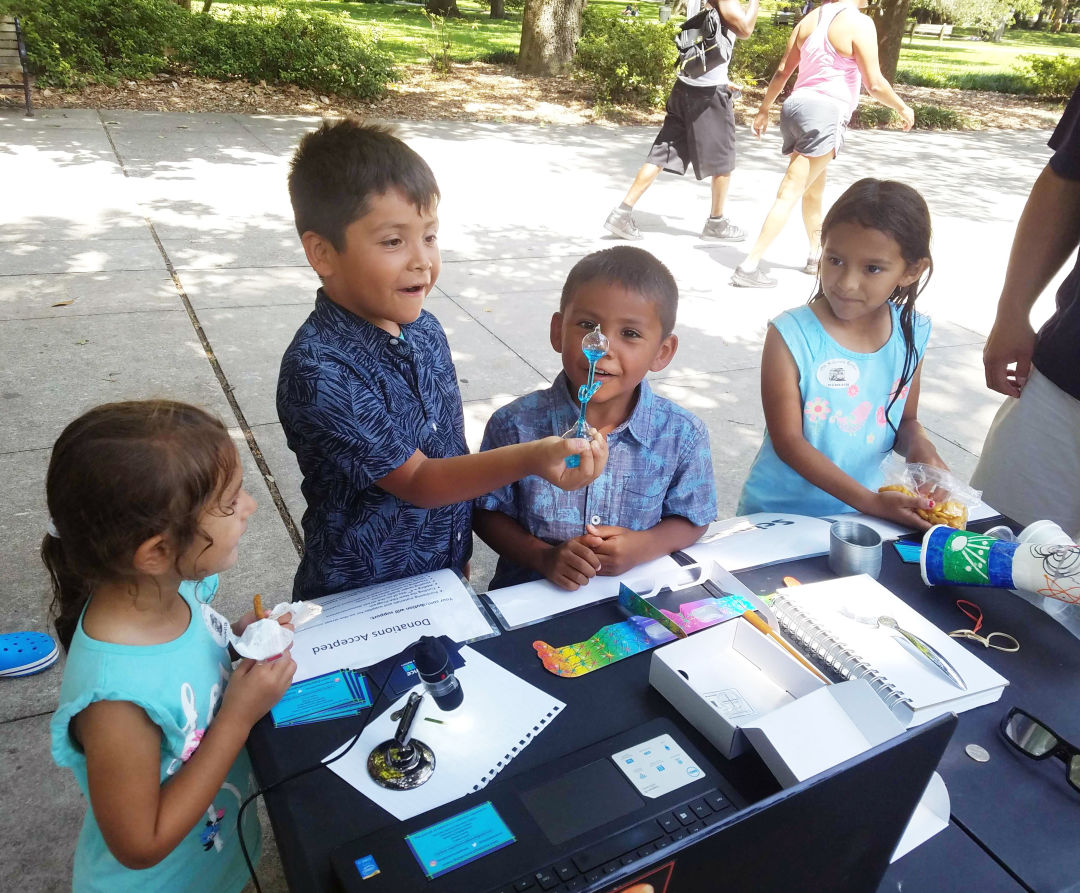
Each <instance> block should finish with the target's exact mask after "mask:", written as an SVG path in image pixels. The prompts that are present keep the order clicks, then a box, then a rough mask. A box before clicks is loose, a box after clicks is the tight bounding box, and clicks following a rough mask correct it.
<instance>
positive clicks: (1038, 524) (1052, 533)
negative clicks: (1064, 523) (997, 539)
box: [1016, 521, 1075, 546]
mask: <svg viewBox="0 0 1080 893" xmlns="http://www.w3.org/2000/svg"><path fill="white" fill-rule="evenodd" d="M1016 539H1017V541H1018V542H1021V543H1052V544H1054V545H1056V546H1073V545H1075V543H1074V542H1073V539H1072V537H1071V536H1069V535H1068V534H1067V533H1066V532H1065V531H1064V530H1062V529H1061V528H1060V527H1059V526H1058V525H1057V524H1055V523H1054V522H1053V521H1032V522H1031V523H1030V524H1028V526H1027V527H1025V528H1024V529H1023V530H1021V531H1020V533H1019V535H1018V536H1017V537H1016Z"/></svg>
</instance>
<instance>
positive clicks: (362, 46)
mask: <svg viewBox="0 0 1080 893" xmlns="http://www.w3.org/2000/svg"><path fill="white" fill-rule="evenodd" d="M0 5H3V6H6V7H7V9H8V10H10V11H13V12H16V13H17V14H19V15H20V16H21V21H22V22H23V24H24V27H25V29H26V37H27V54H28V55H29V56H30V59H31V64H32V65H33V67H34V70H35V72H36V73H37V75H38V81H39V82H40V83H42V84H53V85H58V86H78V85H81V84H85V83H92V82H104V83H111V82H114V81H115V80H116V79H118V78H131V79H138V78H145V77H149V76H151V75H153V74H156V73H158V72H164V71H175V70H178V69H179V70H183V69H186V70H188V71H190V72H191V73H193V74H197V75H202V76H205V77H211V78H219V79H231V78H244V79H246V80H250V81H253V82H256V81H260V80H265V81H267V82H270V83H279V84H282V83H284V84H295V85H297V86H298V87H307V88H309V89H316V90H322V91H326V92H334V93H339V94H342V95H344V96H352V97H358V98H365V99H366V98H374V97H377V96H379V95H381V94H382V93H383V92H384V91H385V89H386V84H387V83H389V82H390V81H391V80H393V79H394V78H395V72H394V68H393V60H392V57H391V56H390V54H389V53H388V52H386V51H384V50H382V49H381V48H380V47H379V46H378V43H377V37H372V36H369V35H368V34H366V33H364V32H362V31H360V30H358V29H355V28H351V27H349V26H348V25H346V24H344V22H343V21H342V20H341V19H339V18H335V17H333V16H331V15H329V14H327V13H323V12H317V11H316V12H311V13H300V12H298V11H296V10H294V9H282V8H279V7H271V6H256V7H241V8H235V9H231V10H230V11H229V12H228V14H227V15H226V16H225V17H224V18H218V17H216V16H214V15H203V14H201V13H191V12H188V11H187V10H185V9H182V8H181V7H179V6H177V5H176V4H175V3H172V2H170V0H0ZM193 5H194V6H196V7H198V6H199V4H198V3H195V4H193Z"/></svg>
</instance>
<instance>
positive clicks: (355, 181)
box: [289, 118, 439, 252]
mask: <svg viewBox="0 0 1080 893" xmlns="http://www.w3.org/2000/svg"><path fill="white" fill-rule="evenodd" d="M390 189H398V190H399V191H400V192H401V193H402V194H403V195H404V196H405V197H406V198H407V199H408V200H409V201H411V202H413V203H414V204H415V205H416V207H417V209H418V210H420V211H424V210H425V209H427V208H430V207H431V206H432V205H433V204H434V203H436V202H438V200H439V186H438V184H437V183H436V182H435V175H434V174H433V173H432V172H431V168H430V167H428V165H427V162H426V161H424V159H423V158H421V157H420V156H419V155H417V154H416V152H414V151H413V150H412V149H410V148H409V147H408V146H407V145H405V143H403V142H402V141H401V140H400V139H398V138H397V137H396V136H394V134H393V129H392V128H390V127H388V126H385V125H380V124H365V123H364V122H363V121H361V120H360V119H359V118H345V119H344V120H342V121H337V122H330V121H323V123H322V126H321V127H319V129H318V130H313V131H312V132H311V133H309V134H307V135H306V136H305V137H304V138H303V139H302V140H300V145H299V146H298V147H297V149H296V152H295V154H294V155H293V158H292V163H291V164H290V166H289V199H290V200H291V201H292V207H293V216H294V217H295V219H296V231H297V233H299V234H300V236H303V235H304V233H306V232H314V233H318V234H319V235H320V236H322V237H323V238H325V239H328V240H329V241H330V244H332V245H333V246H334V248H335V249H336V250H337V251H339V252H340V251H344V250H345V230H346V228H347V227H348V226H349V225H350V224H351V223H354V222H355V221H357V220H359V219H360V218H361V217H363V216H364V215H365V214H366V213H367V212H368V211H369V210H370V208H371V200H372V198H374V197H375V196H379V195H383V194H384V193H386V192H387V191H389V190H390Z"/></svg>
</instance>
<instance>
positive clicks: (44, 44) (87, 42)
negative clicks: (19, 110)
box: [0, 0, 191, 87]
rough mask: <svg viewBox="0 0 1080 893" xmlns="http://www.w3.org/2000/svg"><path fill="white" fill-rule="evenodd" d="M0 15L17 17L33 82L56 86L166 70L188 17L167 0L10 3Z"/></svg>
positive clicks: (2, 7)
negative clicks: (171, 50) (171, 52)
mask: <svg viewBox="0 0 1080 893" xmlns="http://www.w3.org/2000/svg"><path fill="white" fill-rule="evenodd" d="M0 12H4V13H13V14H15V15H17V16H19V20H20V24H21V25H22V28H23V31H24V33H25V35H26V52H27V56H28V60H29V63H30V67H31V69H32V70H33V71H34V73H35V74H36V75H37V79H38V82H39V83H41V84H44V85H53V86H61V87H65V86H72V85H76V86H77V85H80V84H84V83H87V82H93V81H103V82H106V83H111V82H114V81H115V80H116V79H117V78H135V79H137V78H145V77H148V76H150V75H152V74H155V73H156V72H159V71H162V70H164V69H166V68H167V67H168V64H169V63H168V53H169V48H170V47H171V46H172V45H174V43H175V41H176V39H177V37H178V35H179V34H180V33H181V32H182V31H183V29H184V27H185V26H186V25H187V22H188V20H189V19H190V18H191V15H190V13H188V12H187V11H186V10H183V9H181V8H180V7H179V6H177V5H176V4H175V3H169V2H166V0H62V2H61V0H12V2H0Z"/></svg>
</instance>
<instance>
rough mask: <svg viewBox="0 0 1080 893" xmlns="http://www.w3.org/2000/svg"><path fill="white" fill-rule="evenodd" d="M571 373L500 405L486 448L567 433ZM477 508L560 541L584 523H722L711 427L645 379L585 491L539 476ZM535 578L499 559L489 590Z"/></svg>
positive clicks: (572, 414)
mask: <svg viewBox="0 0 1080 893" xmlns="http://www.w3.org/2000/svg"><path fill="white" fill-rule="evenodd" d="M578 410H579V406H578V404H577V403H576V402H575V401H574V400H573V399H572V398H571V396H570V389H569V387H568V385H567V380H566V375H565V374H564V373H560V374H559V377H558V378H556V379H555V383H554V384H553V385H552V386H551V387H550V388H547V389H546V390H542V391H534V392H533V393H531V394H527V395H526V396H524V397H519V398H518V399H517V400H515V401H514V402H513V403H509V404H507V405H506V406H504V407H502V408H501V409H499V410H498V411H496V413H495V414H494V415H493V416H492V417H491V419H490V420H489V421H488V423H487V429H486V430H485V431H484V441H483V444H482V445H481V447H480V449H481V450H489V449H493V448H494V447H499V446H505V445H506V444H511V443H525V442H527V441H530V440H536V439H537V438H539V437H547V436H548V435H550V434H562V433H563V432H564V431H567V430H569V429H570V428H571V427H572V426H573V424H574V422H575V421H576V420H577V417H578ZM475 505H476V507H477V508H480V509H487V510H488V511H494V512H502V513H503V514H505V515H509V516H510V517H511V518H513V519H514V520H515V521H517V522H518V523H519V524H520V525H521V526H522V527H524V528H525V530H527V531H528V532H529V533H531V534H532V535H533V536H535V537H538V538H539V539H542V540H544V541H545V542H548V543H551V544H553V545H554V544H555V543H562V542H566V540H568V539H573V538H574V537H575V536H581V535H582V534H583V533H585V525H586V524H596V525H614V526H616V527H626V528H628V529H630V530H648V529H650V528H651V527H655V526H656V525H657V524H658V523H659V522H660V521H661V520H662V519H663V518H667V517H670V516H673V515H674V516H678V517H681V518H686V519H687V520H688V521H689V522H690V523H691V524H697V525H705V524H708V523H709V522H711V521H713V520H714V519H715V518H716V482H715V480H714V478H713V468H712V453H711V452H710V450H709V432H708V429H707V428H706V427H705V423H704V422H702V421H701V419H699V418H698V417H697V416H696V415H694V414H693V413H692V412H690V411H689V410H686V409H683V408H682V407H681V406H679V405H678V404H676V403H672V402H671V401H670V400H667V399H665V398H663V397H659V396H657V395H656V394H654V393H653V391H652V388H650V387H649V383H648V382H647V381H642V382H641V386H640V389H639V392H638V399H637V404H636V405H635V406H634V410H633V412H631V413H630V417H629V418H628V419H627V420H626V421H625V422H623V423H622V424H621V425H620V426H619V427H618V428H616V429H615V430H614V431H612V432H611V434H609V435H608V462H607V467H606V468H605V469H604V473H603V474H601V475H600V477H599V478H597V479H596V480H595V481H593V483H592V484H590V485H589V486H588V487H585V488H584V489H581V490H574V491H572V492H569V493H568V492H566V491H565V490H560V489H559V488H558V487H556V486H554V485H553V484H549V483H548V482H547V481H545V480H544V479H543V478H541V477H537V476H535V475H532V476H529V477H527V478H524V479H523V480H520V481H518V482H517V483H514V484H510V485H509V486H507V487H502V488H501V489H499V490H495V491H494V492H492V493H489V494H487V496H482V497H481V498H480V499H478V500H476V503H475ZM535 579H537V575H536V574H535V573H533V572H532V571H530V570H528V569H527V568H523V567H521V566H519V565H517V564H516V563H514V562H513V561H511V560H510V559H508V558H504V557H500V558H499V564H498V567H497V568H496V570H495V576H494V577H493V578H492V580H491V584H490V586H489V588H490V589H498V588H500V587H502V586H512V585H514V584H515V583H523V582H525V581H526V580H535Z"/></svg>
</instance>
